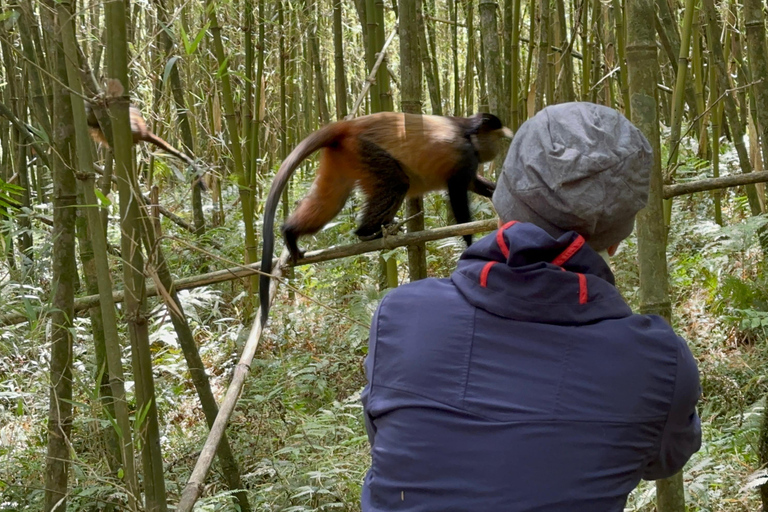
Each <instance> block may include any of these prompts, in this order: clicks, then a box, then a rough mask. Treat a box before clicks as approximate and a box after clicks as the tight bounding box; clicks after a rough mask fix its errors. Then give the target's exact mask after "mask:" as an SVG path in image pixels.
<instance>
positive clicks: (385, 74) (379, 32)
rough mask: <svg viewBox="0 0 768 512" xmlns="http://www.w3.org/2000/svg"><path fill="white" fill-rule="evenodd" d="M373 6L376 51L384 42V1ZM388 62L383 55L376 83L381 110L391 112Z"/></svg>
mask: <svg viewBox="0 0 768 512" xmlns="http://www.w3.org/2000/svg"><path fill="white" fill-rule="evenodd" d="M374 5H375V11H374V12H375V15H376V48H377V50H378V49H380V48H381V47H382V46H384V41H385V40H386V38H385V35H384V0H375V1H374ZM388 62H389V60H388V59H387V57H386V55H385V56H384V61H383V62H382V63H381V66H379V71H378V73H377V75H376V81H377V82H378V83H379V95H380V96H381V108H382V110H386V111H392V110H394V109H395V105H394V103H393V99H392V92H391V90H390V84H389V81H390V78H389V71H388Z"/></svg>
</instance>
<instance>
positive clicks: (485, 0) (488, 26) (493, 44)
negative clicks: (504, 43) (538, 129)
mask: <svg viewBox="0 0 768 512" xmlns="http://www.w3.org/2000/svg"><path fill="white" fill-rule="evenodd" d="M498 9H499V5H498V3H497V2H496V0H480V36H481V38H482V40H483V60H484V66H485V75H486V81H487V84H488V102H489V104H490V109H491V112H492V113H493V114H495V115H497V116H498V117H499V118H501V119H502V120H503V121H504V122H506V116H505V115H504V113H503V112H502V105H504V104H506V102H503V100H502V92H503V87H502V84H503V81H502V78H503V77H502V76H501V72H502V67H501V51H500V50H501V48H500V45H499V36H498V32H497V28H496V27H497V12H498Z"/></svg>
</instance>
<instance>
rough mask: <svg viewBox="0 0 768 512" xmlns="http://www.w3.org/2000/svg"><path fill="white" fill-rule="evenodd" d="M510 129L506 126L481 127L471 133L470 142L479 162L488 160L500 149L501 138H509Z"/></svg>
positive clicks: (510, 134) (494, 156) (510, 135)
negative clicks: (474, 132)
mask: <svg viewBox="0 0 768 512" xmlns="http://www.w3.org/2000/svg"><path fill="white" fill-rule="evenodd" d="M511 138H512V130H510V129H509V128H507V127H506V126H502V127H501V128H494V129H481V130H479V131H478V132H477V133H476V134H474V135H472V144H473V145H474V146H475V149H476V150H477V156H478V158H479V160H480V162H481V163H484V162H490V161H491V160H493V159H494V158H496V155H498V154H499V150H500V149H501V148H500V146H501V144H500V141H501V139H511Z"/></svg>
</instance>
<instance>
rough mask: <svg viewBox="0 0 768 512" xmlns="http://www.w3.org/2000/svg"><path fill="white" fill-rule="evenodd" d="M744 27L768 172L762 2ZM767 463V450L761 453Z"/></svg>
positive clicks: (750, 0)
mask: <svg viewBox="0 0 768 512" xmlns="http://www.w3.org/2000/svg"><path fill="white" fill-rule="evenodd" d="M744 26H745V28H746V32H747V52H748V57H749V59H748V60H749V67H750V72H751V75H752V76H751V79H752V80H751V81H752V84H753V85H752V87H751V90H752V98H753V99H754V102H755V107H756V109H755V110H756V111H757V112H756V114H757V119H758V123H757V124H758V132H759V133H760V139H761V140H760V142H761V144H762V157H763V168H764V169H768V87H766V84H768V56H766V53H768V44H766V35H765V18H764V15H763V5H762V2H761V1H760V0H757V1H755V0H744ZM761 454H763V456H764V459H761V460H765V461H766V462H768V447H766V448H765V449H764V450H761ZM760 493H761V497H762V499H763V506H764V507H767V506H768V487H765V486H763V487H761V491H760Z"/></svg>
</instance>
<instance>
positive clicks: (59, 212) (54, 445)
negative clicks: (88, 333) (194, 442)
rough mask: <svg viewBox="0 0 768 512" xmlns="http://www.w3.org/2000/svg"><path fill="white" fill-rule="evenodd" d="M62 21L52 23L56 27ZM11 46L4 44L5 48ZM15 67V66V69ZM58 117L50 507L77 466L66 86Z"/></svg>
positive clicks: (59, 53)
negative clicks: (73, 448) (73, 455)
mask: <svg viewBox="0 0 768 512" xmlns="http://www.w3.org/2000/svg"><path fill="white" fill-rule="evenodd" d="M45 7H46V9H51V11H49V13H51V16H53V14H52V13H54V12H56V6H55V5H54V4H53V1H52V0H51V1H48V2H46V6H45ZM54 26H56V25H55V24H54V23H53V22H52V27H51V28H53V27H54ZM54 34H55V35H53V34H52V36H51V41H50V46H49V50H50V55H51V57H52V58H51V62H50V64H51V70H50V71H51V72H52V73H51V74H53V75H54V76H55V77H56V79H57V81H66V80H67V70H66V63H65V57H64V50H63V48H62V46H61V35H60V30H59V29H58V27H57V29H56V31H55V32H54ZM6 50H7V47H5V48H3V51H4V53H5V51H6ZM9 71H10V70H9ZM53 105H54V107H55V108H54V120H53V125H54V126H57V127H58V130H57V133H56V135H55V136H54V137H53V147H54V151H53V160H54V167H53V169H52V172H53V185H54V192H53V198H52V199H53V232H52V239H53V249H52V256H53V257H52V267H53V268H52V277H53V282H54V283H56V287H55V290H54V291H52V298H51V303H52V307H53V310H52V312H51V327H52V332H51V334H50V341H49V343H50V383H49V386H50V388H49V408H48V422H47V428H46V430H47V441H48V442H47V447H46V458H45V477H44V487H45V503H44V510H45V511H46V512H49V511H53V510H58V509H61V510H66V508H67V497H68V476H69V470H70V467H71V454H70V451H71V447H70V444H69V438H70V434H71V432H72V422H73V419H74V414H73V404H72V398H73V395H72V359H73V341H74V340H73V316H74V296H75V283H76V280H77V265H76V256H75V212H76V206H77V183H76V181H75V173H74V172H73V169H72V168H71V167H70V165H69V164H70V162H71V161H72V159H73V155H72V143H73V140H72V136H73V133H72V132H73V130H72V128H73V126H72V106H71V103H70V102H69V101H68V100H67V95H66V94H65V92H64V90H63V89H62V88H59V87H56V88H54V91H53Z"/></svg>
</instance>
